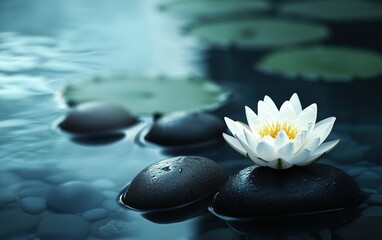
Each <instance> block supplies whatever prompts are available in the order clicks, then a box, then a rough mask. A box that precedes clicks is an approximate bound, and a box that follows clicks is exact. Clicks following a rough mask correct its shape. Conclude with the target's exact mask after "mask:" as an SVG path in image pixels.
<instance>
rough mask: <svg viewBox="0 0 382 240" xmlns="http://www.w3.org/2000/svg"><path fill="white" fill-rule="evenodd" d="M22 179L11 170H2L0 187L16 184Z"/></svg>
mask: <svg viewBox="0 0 382 240" xmlns="http://www.w3.org/2000/svg"><path fill="white" fill-rule="evenodd" d="M20 181H21V178H20V177H19V176H17V175H16V174H13V173H10V172H0V187H1V188H6V187H9V186H11V185H15V184H17V183H19V182H20Z"/></svg>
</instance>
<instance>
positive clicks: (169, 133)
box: [145, 112, 226, 146]
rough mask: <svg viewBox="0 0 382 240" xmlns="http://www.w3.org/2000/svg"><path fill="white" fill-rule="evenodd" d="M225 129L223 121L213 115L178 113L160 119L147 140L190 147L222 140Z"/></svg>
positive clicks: (166, 144)
mask: <svg viewBox="0 0 382 240" xmlns="http://www.w3.org/2000/svg"><path fill="white" fill-rule="evenodd" d="M225 129H226V127H225V124H224V122H223V121H222V119H220V118H218V117H216V116H214V115H212V114H208V113H201V112H194V113H186V112H178V113H173V114H169V115H165V116H163V117H161V118H159V120H157V121H156V122H155V123H154V125H153V126H152V127H151V129H150V131H149V132H148V133H147V135H146V136H145V139H146V140H147V141H149V142H152V143H156V144H159V145H163V146H179V145H190V144H198V143H205V142H209V141H214V140H215V141H216V140H218V139H221V138H222V135H221V134H222V132H223V131H224V130H225Z"/></svg>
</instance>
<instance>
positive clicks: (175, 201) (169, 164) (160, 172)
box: [120, 156, 227, 212]
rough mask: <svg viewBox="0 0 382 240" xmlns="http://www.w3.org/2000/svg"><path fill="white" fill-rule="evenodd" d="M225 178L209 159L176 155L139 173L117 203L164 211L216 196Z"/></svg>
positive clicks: (220, 169) (140, 209)
mask: <svg viewBox="0 0 382 240" xmlns="http://www.w3.org/2000/svg"><path fill="white" fill-rule="evenodd" d="M226 179H227V175H226V173H225V172H224V170H223V169H222V168H221V167H220V166H219V165H218V164H217V163H215V162H214V161H212V160H210V159H207V158H204V157H198V156H179V157H174V158H169V159H165V160H162V161H159V162H156V163H154V164H152V165H150V166H148V167H147V168H145V169H144V170H142V171H141V172H140V173H139V174H138V175H137V176H136V177H135V178H134V179H133V181H132V182H131V183H130V185H129V187H128V188H127V190H126V192H125V193H123V194H122V196H121V199H120V200H121V202H122V203H123V204H124V205H125V206H127V207H129V208H132V209H135V210H139V211H146V212H149V211H157V210H159V211H163V210H166V209H171V208H177V207H181V206H183V205H186V204H190V203H192V202H195V201H198V200H200V199H203V198H204V197H206V196H208V195H210V194H211V193H216V192H217V191H218V190H219V188H220V187H221V185H222V184H223V183H224V182H225V181H226ZM211 199H212V196H211ZM207 206H208V204H207V205H206V206H204V207H205V209H207Z"/></svg>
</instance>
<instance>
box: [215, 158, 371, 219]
mask: <svg viewBox="0 0 382 240" xmlns="http://www.w3.org/2000/svg"><path fill="white" fill-rule="evenodd" d="M363 200H364V194H363V192H362V191H361V190H360V188H359V187H358V185H357V183H356V182H355V181H354V180H353V179H352V178H351V177H350V176H349V175H347V174H346V173H345V172H343V171H342V170H339V169H337V168H335V167H332V166H329V165H325V164H313V165H309V166H307V167H293V168H290V169H288V170H283V171H280V170H275V169H271V168H266V167H256V166H251V167H248V168H245V169H243V170H242V171H240V172H239V173H237V174H236V175H234V176H233V177H231V179H230V180H228V181H227V183H226V184H225V186H224V187H223V188H222V189H221V190H220V191H219V192H218V193H217V194H216V196H215V198H214V202H213V203H212V205H211V207H210V210H211V212H212V213H214V214H215V215H217V216H219V217H221V218H223V219H224V218H239V219H243V218H247V219H259V218H260V219H261V218H269V217H278V216H295V215H304V214H311V213H317V212H326V211H332V210H336V209H352V208H354V207H356V206H357V205H358V204H360V203H361V201H363Z"/></svg>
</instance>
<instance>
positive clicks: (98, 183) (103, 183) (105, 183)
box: [92, 179, 115, 189]
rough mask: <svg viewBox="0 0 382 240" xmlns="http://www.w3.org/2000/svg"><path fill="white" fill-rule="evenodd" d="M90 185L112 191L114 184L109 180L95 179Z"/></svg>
mask: <svg viewBox="0 0 382 240" xmlns="http://www.w3.org/2000/svg"><path fill="white" fill-rule="evenodd" d="M92 185H94V186H95V187H97V188H101V189H112V188H114V187H115V183H114V182H112V181H111V180H109V179H97V180H95V181H93V182H92Z"/></svg>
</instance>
